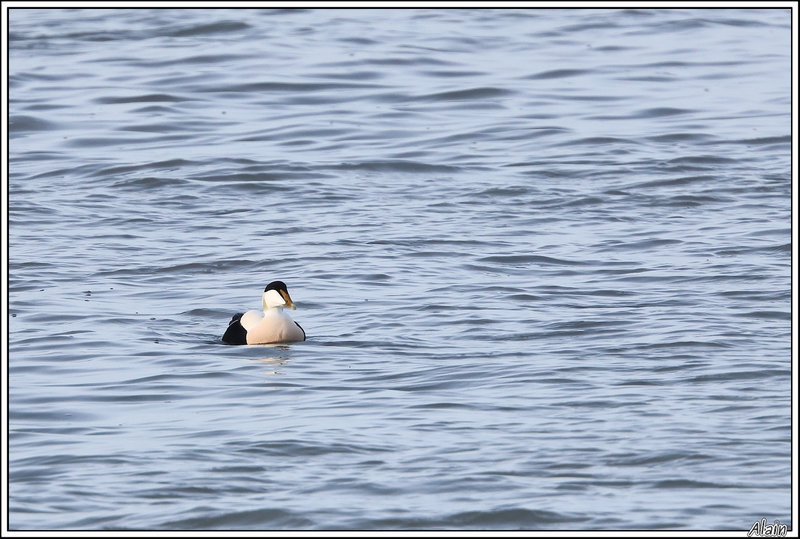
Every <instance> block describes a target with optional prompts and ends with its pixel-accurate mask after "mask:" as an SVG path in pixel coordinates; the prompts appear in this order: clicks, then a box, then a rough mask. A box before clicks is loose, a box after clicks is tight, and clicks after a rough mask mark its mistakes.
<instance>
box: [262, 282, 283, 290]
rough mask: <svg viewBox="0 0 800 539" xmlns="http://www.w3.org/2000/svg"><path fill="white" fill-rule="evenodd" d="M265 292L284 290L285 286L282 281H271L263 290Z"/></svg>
mask: <svg viewBox="0 0 800 539" xmlns="http://www.w3.org/2000/svg"><path fill="white" fill-rule="evenodd" d="M267 290H286V284H285V283H284V282H283V281H272V282H271V283H269V284H268V285H267V287H266V288H265V289H264V292H266V291H267ZM287 291H288V290H287Z"/></svg>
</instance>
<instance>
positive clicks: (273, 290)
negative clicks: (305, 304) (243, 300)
mask: <svg viewBox="0 0 800 539" xmlns="http://www.w3.org/2000/svg"><path fill="white" fill-rule="evenodd" d="M261 304H262V305H263V306H264V310H265V311H266V310H267V309H274V308H276V307H288V308H290V309H296V308H297V307H295V306H294V302H292V298H291V296H289V291H288V290H287V289H286V284H284V282H283V281H272V282H271V283H269V284H268V285H267V287H266V288H265V289H264V293H263V294H262V295H261Z"/></svg>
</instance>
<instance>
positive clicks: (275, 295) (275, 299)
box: [222, 281, 306, 344]
mask: <svg viewBox="0 0 800 539" xmlns="http://www.w3.org/2000/svg"><path fill="white" fill-rule="evenodd" d="M261 305H262V307H263V311H258V310H252V311H247V312H245V313H236V314H234V315H233V317H232V318H231V321H230V322H228V329H226V330H225V334H224V335H223V336H222V342H224V343H226V344H270V343H284V342H297V341H304V340H306V332H305V330H304V329H303V328H302V327H301V326H300V324H298V323H297V322H295V321H294V320H292V317H291V316H289V313H287V312H286V311H285V309H287V308H289V309H292V310H295V309H297V307H295V305H294V302H293V301H292V298H291V296H290V295H289V290H288V289H287V288H286V284H285V283H284V282H283V281H272V282H271V283H269V284H268V285H267V287H266V288H264V293H263V294H261Z"/></svg>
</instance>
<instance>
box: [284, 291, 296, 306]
mask: <svg viewBox="0 0 800 539" xmlns="http://www.w3.org/2000/svg"><path fill="white" fill-rule="evenodd" d="M280 294H281V296H282V297H283V301H285V302H286V307H288V308H290V309H292V310H293V311H294V310H297V307H295V306H294V302H293V301H292V298H291V297H290V296H289V292H286V291H285V290H281V291H280Z"/></svg>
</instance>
